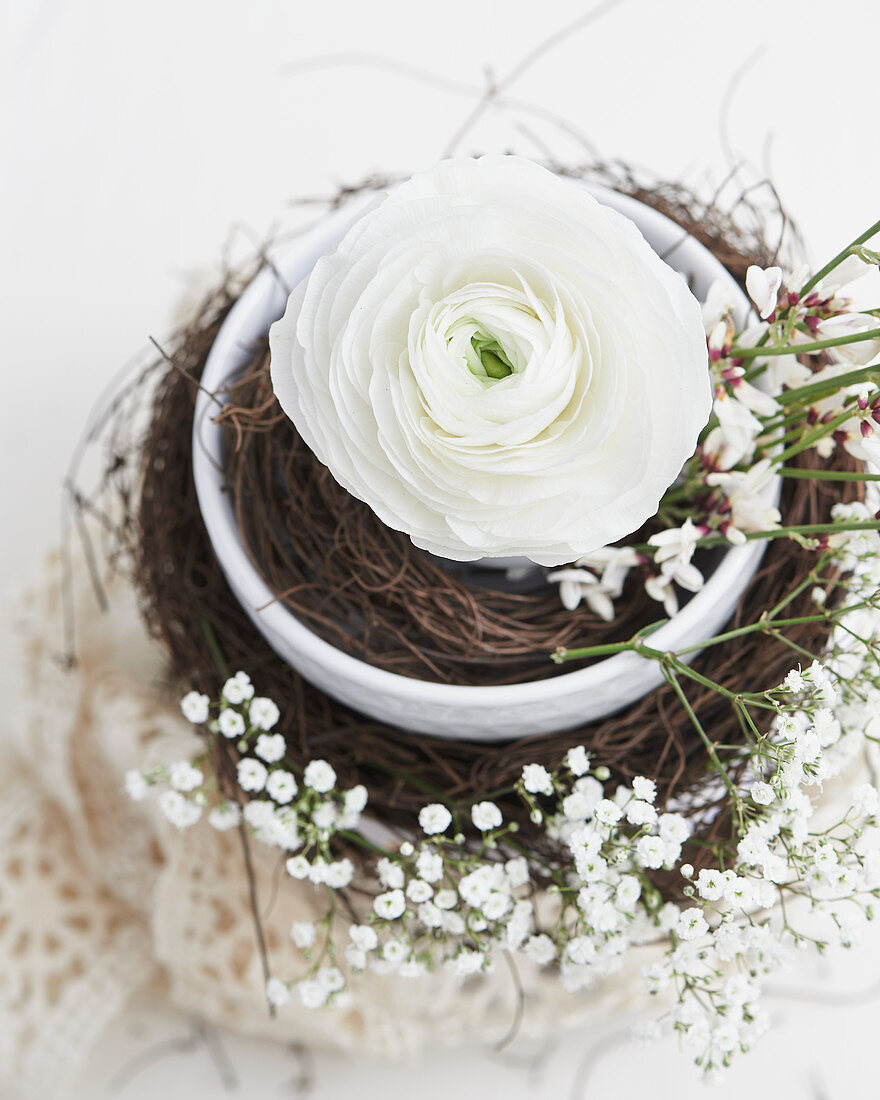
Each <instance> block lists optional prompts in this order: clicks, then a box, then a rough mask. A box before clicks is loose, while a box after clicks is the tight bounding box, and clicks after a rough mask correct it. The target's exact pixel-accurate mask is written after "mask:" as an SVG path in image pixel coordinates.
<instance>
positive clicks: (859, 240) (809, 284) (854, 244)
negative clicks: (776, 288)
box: [801, 221, 880, 298]
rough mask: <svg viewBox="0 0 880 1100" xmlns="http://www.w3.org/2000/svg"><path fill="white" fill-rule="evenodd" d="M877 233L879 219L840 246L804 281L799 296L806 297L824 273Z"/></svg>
mask: <svg viewBox="0 0 880 1100" xmlns="http://www.w3.org/2000/svg"><path fill="white" fill-rule="evenodd" d="M877 233H880V221H876V222H874V224H873V225H871V226H869V227H868V228H867V229H866V230H865V232H864V233H860V234H859V236H858V237H856V239H855V240H854V241H850V243H849V244H848V245H847V246H846V248H842V249H841V250H840V252H838V253H837V255H836V256H833V257H832V258H831V259H830V260H829V261H828V263H827V264H825V266H824V267H820V268H819V270H818V271H817V272H816V274H815V275H813V276H812V277H811V278H809V279H808V280H807V281H806V282H805V283H804V285H803V287H802V289H801V298H806V297H807V295H808V294H809V293H810V291H811V290H812V289H813V287H814V286H818V284H819V283H821V282H822V280H823V279H824V278H825V276H826V275H828V274H829V273H830V272H832V271H833V270H834V269H835V267H837V266H838V265H840V264H842V263H843V261H844V260H845V259H846V258H847V257H848V256H851V255H852V253H853V249H855V248H858V247H859V246H860V245H863V244H864V243H865V241H869V240H870V239H871V238H872V237H873V236H875V235H876V234H877Z"/></svg>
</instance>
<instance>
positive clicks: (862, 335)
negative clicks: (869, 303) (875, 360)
mask: <svg viewBox="0 0 880 1100" xmlns="http://www.w3.org/2000/svg"><path fill="white" fill-rule="evenodd" d="M877 339H880V328H872V329H868V330H867V332H853V333H851V334H850V335H849V336H837V337H835V338H834V339H833V340H813V341H811V342H810V343H809V344H786V345H784V346H779V345H775V346H773V347H754V348H740V347H732V348H731V349H730V358H731V359H758V358H761V359H764V358H766V357H767V356H768V355H812V354H813V353H814V352H817V351H825V350H826V348H839V347H842V346H843V345H844V344H859V343H863V342H864V341H865V340H877ZM804 388H806V387H804ZM791 392H792V393H794V392H796V391H794V390H792V391H791Z"/></svg>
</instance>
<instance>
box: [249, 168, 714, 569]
mask: <svg viewBox="0 0 880 1100" xmlns="http://www.w3.org/2000/svg"><path fill="white" fill-rule="evenodd" d="M270 345H271V358H272V379H273V384H274V386H275V392H276V394H277V396H278V399H279V401H280V403H281V405H282V407H283V409H284V410H285V412H286V413H287V414H288V416H289V417H290V418H291V420H292V421H293V422H294V424H295V426H296V428H297V430H298V431H299V432H300V434H301V435H302V437H303V439H304V440H305V441H306V443H308V445H309V446H310V447H311V448H312V450H313V451H314V452H315V454H316V455H317V456H318V458H319V459H320V460H321V461H322V462H323V463H325V464H326V465H327V466H328V467H329V469H330V471H331V472H332V473H333V475H334V476H335V477H336V479H337V481H339V483H340V484H341V485H343V486H344V487H345V488H346V489H347V490H348V491H349V492H351V493H352V494H353V495H354V496H356V497H358V498H359V499H361V500H363V501H365V502H366V503H367V504H369V505H370V506H371V507H372V508H373V510H374V511H375V512H376V513H377V515H378V516H379V517H380V518H381V519H382V520H383V522H385V523H386V524H388V525H389V526H390V527H393V528H395V529H397V530H401V531H405V532H406V533H407V534H409V535H410V537H411V538H412V540H413V542H414V543H415V544H416V545H417V546H420V547H422V548H424V549H426V550H430V551H431V552H432V553H435V554H440V555H442V556H445V557H448V558H453V559H457V560H462V561H466V560H472V559H474V558H479V557H496V556H503V557H506V556H510V555H519V554H521V555H525V556H526V557H529V558H531V559H532V560H533V561H536V562H538V563H539V564H541V565H559V564H563V563H565V562H569V561H572V560H573V559H575V558H577V557H580V556H581V555H583V554H587V553H589V552H591V551H593V550H595V549H597V548H598V547H600V546H604V545H606V544H608V543H612V542H615V541H617V540H618V539H620V538H622V537H623V536H625V535H627V534H629V533H630V532H631V531H633V530H635V529H636V528H638V527H639V526H641V524H642V523H644V521H645V520H646V519H648V518H650V516H651V515H653V514H654V513H655V512H656V510H657V506H658V504H659V501H660V498H661V497H662V495H663V493H664V492H665V490H666V489H667V488H668V487H669V485H670V484H672V482H673V481H674V479H675V477H676V476H677V475H678V473H679V471H680V469H681V467H682V465H683V464H684V462H685V461H686V460H687V459H688V458H689V457H690V455H691V454H692V453H693V451H694V448H695V446H696V443H697V438H698V435H699V432H700V430H701V428H702V427H703V426H704V424H705V423H706V421H707V419H708V417H709V413H710V410H711V400H712V397H711V386H710V381H709V371H708V363H707V351H706V343H705V335H704V331H703V325H702V319H701V311H700V307H699V305H698V303H697V302H696V300H695V299H694V298H693V296H692V295H691V294H690V292H689V291H688V289H687V286H686V285H685V282H684V280H683V279H682V278H681V277H680V276H679V275H678V274H677V273H676V272H674V271H673V270H672V269H671V268H669V267H668V266H667V265H666V264H665V263H663V261H662V260H660V258H659V257H658V256H657V255H656V254H655V253H654V252H653V251H652V249H651V248H650V246H649V245H648V244H647V243H646V242H645V240H644V239H643V238H642V236H641V234H640V233H639V232H638V230H637V229H636V227H635V226H634V225H633V224H632V223H631V222H630V221H628V220H627V219H626V218H623V217H622V216H621V215H619V214H618V213H616V212H615V211H613V210H610V209H609V208H607V207H605V206H602V205H601V204H600V203H598V202H597V201H596V200H595V199H594V198H593V197H592V196H591V195H590V194H589V192H588V191H586V189H585V188H583V187H582V186H581V185H579V184H578V183H576V182H574V181H571V180H564V179H561V178H559V177H557V176H555V175H554V174H553V173H551V172H549V171H547V170H546V169H544V168H541V167H539V166H538V165H536V164H533V163H532V162H530V161H528V160H524V159H522V158H519V157H497V156H490V157H482V158H480V159H479V160H453V161H445V162H443V163H442V164H440V165H438V166H437V167H436V168H435V169H433V170H431V171H429V172H425V173H422V174H420V175H416V176H414V177H413V178H412V179H411V180H409V181H408V182H407V183H404V184H402V185H401V186H400V187H398V188H397V189H396V190H394V191H393V192H391V193H390V194H389V195H388V196H387V197H386V198H385V199H384V200H383V201H382V202H380V203H378V204H377V205H375V206H371V208H370V209H369V210H368V211H367V212H366V213H365V214H363V215H362V216H361V217H360V218H359V219H358V220H357V221H356V222H355V223H354V224H353V225H352V226H351V228H350V229H349V230H348V231H347V233H346V234H345V235H344V236H343V238H342V240H341V241H340V242H339V244H338V246H337V248H336V249H335V251H333V252H331V253H328V254H327V255H325V256H323V257H322V258H321V259H320V260H319V261H318V263H317V264H316V265H315V267H314V269H313V270H312V272H311V274H310V275H309V276H308V278H307V279H306V280H305V281H304V282H303V283H301V284H300V286H299V287H297V288H296V289H295V290H294V292H293V293H292V294H291V296H290V299H289V301H288V305H287V310H286V312H285V314H284V317H283V318H282V319H281V320H280V321H278V322H276V324H274V325H273V326H272V329H271V331H270Z"/></svg>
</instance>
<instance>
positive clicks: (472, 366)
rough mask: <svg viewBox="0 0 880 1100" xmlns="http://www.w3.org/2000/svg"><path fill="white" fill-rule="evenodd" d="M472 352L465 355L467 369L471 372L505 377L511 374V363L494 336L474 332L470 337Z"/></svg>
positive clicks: (482, 375)
mask: <svg viewBox="0 0 880 1100" xmlns="http://www.w3.org/2000/svg"><path fill="white" fill-rule="evenodd" d="M471 347H472V348H473V351H474V354H473V355H469V356H468V357H467V360H468V369H469V370H470V372H471V373H472V374H475V375H477V376H478V377H485V378H494V379H498V378H506V377H507V376H508V375H509V374H513V364H512V363H511V362H510V360H509V359H508V358H507V354H506V353H505V351H504V348H502V347H501V345H500V344H499V343H498V341H497V340H496V339H495V338H494V336H484V335H482V334H480V333H476V334H475V335H474V336H472V337H471Z"/></svg>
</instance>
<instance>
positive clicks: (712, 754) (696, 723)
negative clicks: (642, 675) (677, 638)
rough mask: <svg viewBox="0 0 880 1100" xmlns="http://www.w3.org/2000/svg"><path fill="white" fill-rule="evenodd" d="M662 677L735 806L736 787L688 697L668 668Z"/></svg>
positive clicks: (664, 670) (736, 801)
mask: <svg viewBox="0 0 880 1100" xmlns="http://www.w3.org/2000/svg"><path fill="white" fill-rule="evenodd" d="M663 675H664V676H665V678H666V680H667V681H668V683H669V684H670V686H671V687H672V690H673V691H674V692H675V694H676V695H677V696H678V698H679V701H680V702H681V705H682V706H683V707H684V710H685V713H686V714H687V716H688V718H689V719H690V720H691V723H692V724H693V727H694V729H695V730H696V731H697V733H698V734H699V735H700V740H701V741H702V742H703V744H704V745H705V746H706V751H707V752H708V753H709V759H710V760H711V761H712V764H713V765H714V767H715V769H716V770H717V772H718V774H719V775H720V776H721V778H722V780H723V781H724V785H725V786H726V787H727V790H728V791H729V792H730V796H731V798H732V799H733V801H734V804H735V805H737V804H738V803H739V794H738V792H737V790H736V787H735V786H734V785H733V782H732V780H731V778H730V776H729V775H728V774H727V769H726V768H725V767H724V765H723V764H722V763H721V760H720V759H719V757H718V753H717V752H716V751H715V746H714V745H713V744H712V742H711V741H710V740H709V737H708V735H707V733H706V731H705V730H704V729H703V726H702V723H701V722H700V720H699V718H698V717H697V716H696V714H695V713H694V710H693V707H692V706H691V704H690V702H689V701H688V697H687V696H686V695H685V693H684V691H683V689H682V686H681V684H680V683H679V682H678V677H677V676H676V675H675V673H674V672H673V671H672V669H671V668H668V667H664V669H663Z"/></svg>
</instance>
